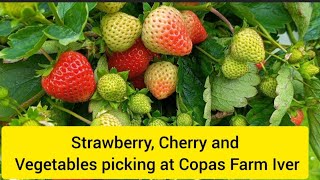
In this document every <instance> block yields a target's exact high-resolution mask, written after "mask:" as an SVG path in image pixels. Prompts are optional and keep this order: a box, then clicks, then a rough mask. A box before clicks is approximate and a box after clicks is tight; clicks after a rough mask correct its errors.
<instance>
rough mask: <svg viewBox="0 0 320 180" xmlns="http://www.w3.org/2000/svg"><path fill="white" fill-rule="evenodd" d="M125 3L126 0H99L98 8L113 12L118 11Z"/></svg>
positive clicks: (109, 12)
mask: <svg viewBox="0 0 320 180" xmlns="http://www.w3.org/2000/svg"><path fill="white" fill-rule="evenodd" d="M125 4H126V3H125V2H98V3H97V6H96V8H97V9H99V10H100V11H102V12H105V13H108V14H111V13H116V12H118V11H119V10H120V9H121V8H122V7H123V6H124V5H125Z"/></svg>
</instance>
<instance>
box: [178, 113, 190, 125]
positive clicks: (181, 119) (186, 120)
mask: <svg viewBox="0 0 320 180" xmlns="http://www.w3.org/2000/svg"><path fill="white" fill-rule="evenodd" d="M192 124H193V120H192V117H191V116H190V115H189V114H187V113H181V114H179V115H178V117H177V126H192Z"/></svg>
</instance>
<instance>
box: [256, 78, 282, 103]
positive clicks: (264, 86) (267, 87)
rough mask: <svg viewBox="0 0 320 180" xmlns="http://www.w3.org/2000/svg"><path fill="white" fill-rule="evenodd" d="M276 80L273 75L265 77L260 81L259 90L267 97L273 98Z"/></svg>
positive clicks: (275, 94)
mask: <svg viewBox="0 0 320 180" xmlns="http://www.w3.org/2000/svg"><path fill="white" fill-rule="evenodd" d="M277 84H278V83H277V80H276V78H274V77H267V78H265V79H263V80H262V81H261V83H260V90H261V92H262V93H263V94H265V95H266V96H268V97H271V98H275V97H276V96H277V93H276V89H277Z"/></svg>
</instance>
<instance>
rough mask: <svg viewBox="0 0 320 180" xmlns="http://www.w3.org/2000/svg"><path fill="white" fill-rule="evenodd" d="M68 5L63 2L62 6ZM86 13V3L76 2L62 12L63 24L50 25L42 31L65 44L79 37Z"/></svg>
mask: <svg viewBox="0 0 320 180" xmlns="http://www.w3.org/2000/svg"><path fill="white" fill-rule="evenodd" d="M59 4H60V3H59ZM69 6H71V5H70V4H65V5H64V6H63V7H65V8H66V7H69ZM66 9H67V8H66ZM63 12H64V11H63ZM88 14H89V12H88V6H87V4H86V3H76V4H74V5H72V6H71V7H70V8H69V9H68V10H67V11H66V12H65V14H63V18H64V26H58V25H55V24H54V25H50V26H49V27H48V28H46V29H45V30H44V33H45V34H46V36H48V37H49V38H51V39H55V40H59V43H61V44H62V45H65V46H66V45H68V44H69V43H72V42H75V41H77V40H79V39H80V38H81V35H82V31H83V28H84V27H85V25H86V23H87V19H88Z"/></svg>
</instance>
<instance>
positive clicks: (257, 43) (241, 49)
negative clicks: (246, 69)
mask: <svg viewBox="0 0 320 180" xmlns="http://www.w3.org/2000/svg"><path fill="white" fill-rule="evenodd" d="M230 54H231V56H232V57H233V59H235V60H237V61H240V62H247V61H249V62H253V63H259V62H262V61H263V60H264V59H265V50H264V45H263V40H262V38H261V36H260V35H259V34H258V33H257V32H256V31H255V30H253V29H251V28H244V29H242V30H240V31H239V32H238V33H237V34H236V35H235V36H234V37H233V42H232V44H231V49H230Z"/></svg>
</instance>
